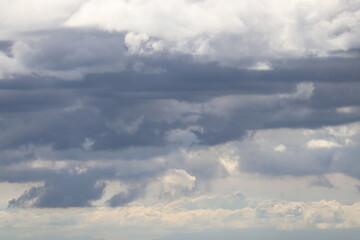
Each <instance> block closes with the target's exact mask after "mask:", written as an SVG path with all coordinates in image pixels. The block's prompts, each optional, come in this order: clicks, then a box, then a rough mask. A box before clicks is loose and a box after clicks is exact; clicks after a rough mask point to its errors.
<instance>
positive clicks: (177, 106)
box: [0, 29, 360, 207]
mask: <svg viewBox="0 0 360 240" xmlns="http://www.w3.org/2000/svg"><path fill="white" fill-rule="evenodd" d="M126 34H127V32H121V33H117V32H112V33H109V32H103V31H96V30H89V29H88V30H82V29H72V30H69V29H66V30H65V29H56V30H52V31H45V30H42V31H38V32H28V33H27V34H26V35H24V36H22V37H21V38H20V39H16V40H14V41H2V42H1V43H0V49H1V50H2V51H3V52H4V54H5V55H4V59H5V60H4V61H11V62H13V61H14V62H16V63H17V64H19V66H20V67H21V69H22V70H21V71H20V70H19V71H15V72H16V73H12V74H10V75H8V77H6V78H5V79H2V80H1V81H0V130H1V132H2V136H1V139H0V149H1V150H2V151H1V154H0V165H1V166H4V168H3V169H2V170H1V171H0V172H1V174H0V180H1V181H8V182H43V186H37V187H33V188H31V189H29V190H28V191H27V192H25V193H24V194H23V195H22V196H20V197H19V198H17V199H13V200H11V201H10V203H9V206H11V207H19V206H33V207H80V206H90V205H91V201H93V200H98V199H100V198H101V197H102V196H103V191H104V188H105V185H104V184H101V183H99V182H101V181H102V180H106V179H116V180H120V181H123V182H125V183H126V184H127V185H128V186H129V190H128V192H121V193H118V194H116V195H114V196H113V197H112V198H111V199H109V200H108V202H107V204H108V205H109V206H112V207H115V206H122V205H124V204H127V203H129V202H131V201H133V200H135V199H137V198H139V197H141V196H143V194H144V192H145V189H146V186H147V184H148V182H151V181H152V179H154V178H156V177H159V176H161V175H162V174H164V173H165V172H166V171H167V170H168V169H172V168H175V169H184V170H186V172H187V173H188V174H190V175H191V176H195V177H196V180H197V181H202V182H206V181H209V180H210V179H212V178H217V177H223V176H227V172H226V170H225V169H224V167H223V166H222V165H221V164H219V163H218V161H215V160H214V158H212V157H204V156H201V157H198V159H197V161H196V163H194V162H192V163H189V162H186V159H185V157H182V156H180V157H174V156H172V155H171V153H177V152H176V151H178V150H179V149H182V148H185V149H196V148H197V147H199V148H201V147H204V148H206V147H208V146H214V145H218V144H223V143H227V142H229V141H234V140H241V139H244V138H245V137H247V135H246V133H248V131H257V130H263V129H274V128H310V129H316V128H320V127H322V126H328V125H340V124H346V123H351V122H356V121H359V120H360V112H359V111H357V110H356V109H357V107H359V105H360V99H359V95H358V94H357V93H358V89H359V88H360V85H359V82H358V76H359V74H360V72H359V68H358V64H359V59H360V58H359V52H358V50H357V49H356V48H354V49H349V50H343V51H339V50H338V51H333V52H331V54H330V56H329V57H321V58H320V57H317V56H316V54H315V55H309V56H306V57H303V58H296V57H294V56H290V57H286V58H284V59H282V60H279V59H274V60H272V61H271V67H272V70H268V71H259V70H255V69H250V68H249V69H244V68H233V67H234V64H233V63H234V62H232V64H228V65H227V64H223V62H222V61H217V60H218V59H217V58H216V59H215V60H214V62H212V61H211V60H209V61H207V60H206V61H204V60H201V59H200V60H199V59H197V58H196V57H194V56H193V55H192V54H191V53H189V52H186V51H185V52H181V51H180V52H176V51H170V50H169V49H167V50H164V51H160V50H159V51H155V50H156V49H155V46H153V45H151V46H152V47H151V48H150V45H149V44H150V43H151V44H155V43H159V42H158V41H161V38H155V37H149V38H146V39H148V40H147V41H149V42H141V43H140V45H139V46H137V45H136V46H132V45H131V46H130V45H129V42H126V39H127V38H126V37H125V36H128V35H126ZM135 37H139V36H137V35H136V36H135ZM144 39H145V38H144ZM235 40H239V36H233V37H231V36H230V35H229V36H222V37H220V36H218V37H217V40H216V41H215V42H214V43H213V44H214V45H213V46H214V47H216V49H218V50H219V49H220V50H219V52H222V53H224V56H220V58H221V59H223V58H224V59H225V58H226V59H227V60H226V59H225V60H226V61H228V60H229V59H230V60H231V56H230V57H229V56H225V55H227V54H230V55H231V52H230V50H229V49H224V48H225V46H227V45H229V43H231V42H233V41H235ZM240 40H242V42H244V43H247V42H248V41H249V39H243V38H241V39H240ZM250 40H251V39H250ZM265 43H268V42H267V41H265ZM159 44H160V43H159ZM256 44H258V45H259V46H260V45H263V42H261V41H260V42H257V43H256ZM135 47H138V48H136V49H135ZM264 47H265V48H268V47H269V46H266V44H265V46H264ZM142 48H144V49H145V50H146V51H145V50H144V49H142ZM134 49H135V50H136V51H137V52H136V53H134V52H133V51H135V50H134ZM142 50H144V51H145V52H142ZM243 50H244V49H243ZM258 50H259V51H261V50H262V48H259V49H258ZM239 51H240V52H241V51H242V50H241V49H240V50H239V49H237V50H236V51H235V52H239ZM244 51H245V52H246V51H247V50H246V49H245V50H244ZM250 55H251V54H250ZM0 60H1V59H0ZM225 60H224V61H225ZM260 60H261V61H262V60H264V61H265V60H266V59H265V58H264V59H260ZM1 61H2V60H1ZM246 61H247V63H246V64H253V63H256V62H257V61H258V59H246ZM235 63H236V61H235ZM246 64H245V65H246ZM240 65H241V64H240ZM245 65H241V66H245ZM19 66H18V67H19ZM229 66H233V67H229ZM14 69H15V68H14ZM16 69H17V68H16ZM64 79H68V80H69V79H72V80H71V81H68V80H64ZM74 79H76V80H74ZM349 107H350V108H351V109H352V108H354V109H355V110H354V111H352V110H351V109H350V110H349V109H348V108H349ZM179 132H180V133H183V135H181V134H179ZM177 134H178V135H177ZM252 150H253V149H252ZM356 153H357V151H356V149H355V148H351V147H347V148H346V150H344V151H343V152H340V151H339V152H336V153H335V152H334V151H328V152H326V151H321V150H318V151H315V150H314V151H312V152H310V151H309V152H306V153H305V154H304V155H302V156H297V155H294V154H291V153H284V154H283V155H285V157H284V156H282V157H279V156H276V155H269V154H268V153H267V152H261V151H258V152H256V151H250V150H249V152H248V153H246V151H245V153H244V155H245V156H246V157H247V158H246V159H245V160H244V161H243V162H242V167H243V169H244V170H245V171H249V172H259V173H262V174H268V175H274V176H278V175H294V176H302V175H307V174H315V175H316V174H326V173H328V172H336V171H337V172H343V173H346V174H348V175H350V176H354V177H357V178H359V176H360V174H359V171H358V170H357V168H356V167H354V166H355V165H356V163H355V162H354V160H353V159H354V158H353V156H354V155H355V154H356ZM334 156H337V157H334ZM156 157H163V158H166V159H167V160H168V159H170V160H168V162H166V161H164V162H165V163H162V162H160V161H158V162H155V161H152V159H153V158H156ZM338 158H341V160H339V163H337V162H336V161H335V162H334V161H333V159H338ZM263 159H267V161H263ZM289 159H292V160H293V161H288V160H289ZM329 159H330V160H329ZM38 160H45V161H49V162H55V161H64V162H67V164H69V165H66V167H65V170H64V169H63V170H64V172H60V173H59V172H56V171H50V170H46V168H44V169H43V168H34V167H32V165H31V164H32V163H34V162H35V161H38ZM294 160H296V161H295V162H296V163H294ZM90 161H92V162H95V165H96V167H98V168H99V169H98V172H97V171H94V172H89V173H83V174H71V173H69V171H66V170H71V169H70V168H71V167H69V166H72V165H71V164H70V163H71V162H85V163H86V162H90ZM109 162H111V164H109ZM101 164H109V165H111V167H113V171H110V173H108V172H106V171H105V170H104V171H103V170H102V169H103V168H105V167H100V166H101ZM80 165H81V164H80ZM116 166H117V167H116ZM96 167H95V168H96ZM67 168H68V169H67ZM70 172H71V171H70ZM137 181H140V182H141V183H142V184H143V185H144V186H142V187H134V184H133V182H137ZM199 184H201V183H199Z"/></svg>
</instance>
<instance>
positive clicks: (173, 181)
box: [161, 169, 196, 197]
mask: <svg viewBox="0 0 360 240" xmlns="http://www.w3.org/2000/svg"><path fill="white" fill-rule="evenodd" d="M161 181H162V184H163V192H164V194H169V195H170V196H171V197H177V196H181V195H183V194H186V193H189V192H191V191H192V190H193V189H194V187H195V183H196V177H194V176H191V175H190V174H188V173H187V172H186V171H185V170H182V169H170V170H168V171H167V173H166V174H165V176H164V177H163V178H162V179H161Z"/></svg>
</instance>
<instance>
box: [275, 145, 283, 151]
mask: <svg viewBox="0 0 360 240" xmlns="http://www.w3.org/2000/svg"><path fill="white" fill-rule="evenodd" d="M274 151H276V152H285V151H286V146H285V145H283V144H279V145H277V146H276V147H274Z"/></svg>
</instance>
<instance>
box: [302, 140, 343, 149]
mask: <svg viewBox="0 0 360 240" xmlns="http://www.w3.org/2000/svg"><path fill="white" fill-rule="evenodd" d="M307 147H308V148H333V147H341V145H339V144H338V143H336V142H332V141H327V140H324V139H313V140H310V141H309V142H308V143H307Z"/></svg>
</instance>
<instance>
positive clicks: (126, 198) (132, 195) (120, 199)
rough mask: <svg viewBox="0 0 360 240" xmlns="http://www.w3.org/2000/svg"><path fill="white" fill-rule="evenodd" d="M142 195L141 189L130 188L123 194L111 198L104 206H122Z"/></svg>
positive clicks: (142, 189) (142, 190)
mask: <svg viewBox="0 0 360 240" xmlns="http://www.w3.org/2000/svg"><path fill="white" fill-rule="evenodd" d="M143 193H144V188H143V187H131V188H129V189H128V190H127V191H125V192H120V193H118V194H115V195H114V196H112V197H111V198H110V199H109V200H107V201H106V204H107V205H108V206H110V207H119V206H123V205H125V204H127V203H129V202H132V201H133V200H134V199H136V198H138V197H139V196H140V195H141V194H143Z"/></svg>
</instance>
